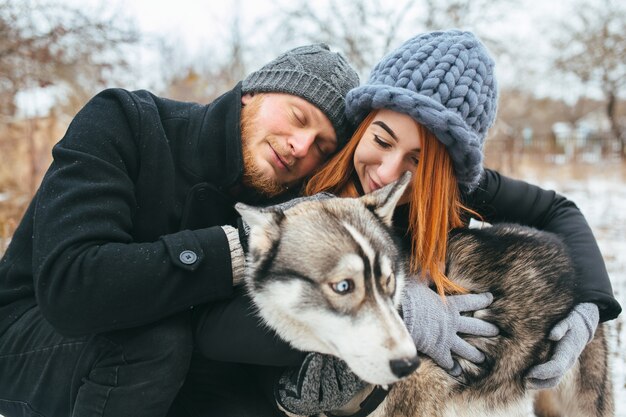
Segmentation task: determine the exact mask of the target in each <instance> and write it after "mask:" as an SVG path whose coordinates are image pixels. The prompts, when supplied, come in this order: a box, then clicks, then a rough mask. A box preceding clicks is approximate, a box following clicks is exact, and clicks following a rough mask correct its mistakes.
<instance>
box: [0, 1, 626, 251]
mask: <svg viewBox="0 0 626 417" xmlns="http://www.w3.org/2000/svg"><path fill="white" fill-rule="evenodd" d="M130 3H132V1H131V2H130ZM209 3H210V2H209ZM557 3H559V4H560V9H559V12H558V13H554V12H553V11H551V10H550V9H547V10H546V12H545V14H543V15H541V14H540V15H539V16H540V18H539V19H538V18H537V14H535V15H534V17H532V18H531V19H534V21H531V22H528V18H527V17H526V18H525V16H524V14H525V9H524V8H526V10H532V9H533V8H536V7H537V4H539V2H532V1H531V2H530V3H528V2H527V3H524V2H521V1H516V0H472V1H470V0H416V1H415V0H414V1H408V0H402V1H394V2H384V1H378V0H358V1H350V2H344V1H341V0H327V1H320V2H310V1H306V0H295V1H290V2H288V3H283V4H281V3H280V2H277V3H273V5H272V6H271V7H272V10H266V13H265V15H263V14H260V15H259V16H258V17H254V16H253V20H251V19H250V18H251V16H250V10H251V9H250V8H249V5H250V4H251V2H245V1H243V2H242V1H238V2H235V3H234V7H233V8H232V9H231V12H230V14H229V15H228V16H222V17H220V20H221V23H222V28H223V30H222V31H221V33H220V36H218V37H216V38H215V41H214V42H213V43H212V44H207V45H206V46H204V48H203V49H200V50H199V51H195V52H194V53H186V50H185V49H184V48H183V47H181V46H180V39H178V38H176V36H172V35H171V34H165V33H163V34H160V35H159V34H156V35H155V34H145V33H143V32H142V31H140V30H139V29H138V24H137V21H136V20H137V16H134V15H132V14H131V13H125V12H124V8H119V7H118V8H114V7H110V5H103V6H101V7H93V6H92V7H84V6H82V5H81V4H82V3H80V2H78V3H72V2H67V1H54V0H50V1H47V0H0V155H1V158H2V164H1V165H0V252H1V250H2V248H3V246H4V245H6V242H7V240H8V239H9V237H10V236H11V234H12V233H13V231H14V229H15V227H16V225H17V223H18V221H19V219H20V217H21V215H22V213H23V212H24V210H25V207H26V204H27V202H28V201H29V200H30V198H31V197H32V195H33V193H34V192H35V190H36V189H37V186H38V184H39V182H40V179H41V177H42V175H43V173H44V172H45V170H46V169H47V167H48V165H49V163H50V149H51V147H52V146H53V144H54V143H55V142H56V141H58V140H59V139H60V138H61V137H62V135H63V132H64V131H65V129H66V127H67V125H68V123H69V121H70V120H71V118H72V117H73V115H74V114H75V113H76V112H77V111H78V110H79V109H80V108H81V107H82V106H83V105H84V103H85V102H86V101H87V100H88V99H89V98H90V97H91V96H93V95H94V94H95V93H97V92H98V91H99V90H101V89H103V88H105V87H107V86H120V87H126V88H130V89H137V88H147V89H150V90H152V91H153V92H155V93H157V94H159V95H164V96H167V97H171V98H175V99H180V100H190V101H197V102H209V101H211V100H212V99H213V98H215V97H216V96H218V95H219V94H221V92H223V91H226V90H227V89H229V88H231V87H232V86H233V85H234V84H235V83H236V82H237V81H239V80H240V79H242V78H243V77H244V76H245V75H246V74H247V73H248V72H250V71H252V70H254V69H255V68H257V67H258V66H259V65H261V64H262V63H264V62H266V61H267V60H269V59H271V58H273V57H274V56H276V55H277V54H279V53H281V52H282V51H284V50H286V49H288V48H291V47H293V46H297V45H300V44H304V43H309V42H320V41H321V42H326V43H327V44H329V45H330V46H331V48H332V49H334V50H339V51H342V52H343V53H344V54H345V55H346V56H347V57H348V58H349V60H350V61H351V62H352V63H353V65H354V66H355V67H356V68H357V69H358V70H359V72H360V74H361V78H362V80H366V79H367V75H368V70H369V68H371V67H372V65H373V64H374V63H375V62H376V61H377V60H378V59H380V57H382V56H383V54H384V53H385V52H387V51H389V50H391V49H392V48H394V47H396V46H397V45H399V44H400V43H401V42H402V41H403V40H405V39H406V38H407V37H408V36H412V35H414V34H416V33H418V32H421V31H426V30H431V29H438V28H450V27H457V28H466V29H471V30H473V31H475V32H476V33H477V34H478V35H479V36H480V37H481V38H482V39H483V40H484V41H485V43H486V44H487V45H488V47H489V48H490V50H491V51H492V52H493V54H494V55H495V57H496V61H497V63H498V75H499V77H500V80H501V82H500V87H501V96H500V101H499V111H498V119H497V123H496V126H495V128H493V129H492V131H491V134H490V137H489V139H488V141H487V146H486V148H487V165H489V166H491V167H493V168H496V169H499V170H501V171H503V172H505V173H508V174H510V175H513V176H520V175H524V174H525V171H524V168H525V167H528V166H529V165H533V166H536V165H547V166H550V165H553V166H554V165H557V166H563V167H567V166H570V167H571V166H575V167H582V166H584V165H589V164H598V163H601V164H602V167H603V170H606V169H609V168H610V169H611V170H617V171H619V172H621V173H622V174H623V170H624V169H623V166H624V164H623V161H624V159H625V158H626V133H625V132H626V102H625V93H626V89H625V87H626V63H625V61H626V5H625V4H624V2H622V1H617V0H595V1H593V2H589V1H578V0H571V1H570V0H561V1H559V2H557ZM157 7H158V6H157ZM515 16H517V17H515ZM210 20H211V19H210V16H209V17H207V25H210V24H211V22H210ZM244 21H245V23H244ZM250 22H252V23H250ZM522 24H523V25H525V26H526V27H528V29H527V30H526V32H525V33H526V34H525V33H524V32H523V31H521V32H515V31H510V30H509V31H508V32H507V30H506V29H507V28H509V29H510V27H512V26H516V25H520V26H521V25H522ZM503 26H504V27H503ZM529 31H530V32H529ZM528 33H531V34H534V36H528V35H527V34H528ZM146 57H148V58H146ZM141 61H148V62H147V63H146V62H143V63H142V62H141ZM38 101H42V102H45V103H47V107H45V106H44V107H45V108H46V110H44V111H42V110H41V108H40V107H41V106H39V107H37V102H38ZM24 103H26V104H27V105H28V106H30V107H33V106H34V107H35V109H36V111H35V112H33V111H32V109H31V110H30V111H27V110H28V109H25V108H24V107H28V106H25V105H24ZM572 164H574V165H572ZM607 164H608V165H607ZM573 170H574V171H579V168H576V169H573ZM570 171H571V169H570ZM582 171H584V169H582ZM620 175H621V174H620Z"/></svg>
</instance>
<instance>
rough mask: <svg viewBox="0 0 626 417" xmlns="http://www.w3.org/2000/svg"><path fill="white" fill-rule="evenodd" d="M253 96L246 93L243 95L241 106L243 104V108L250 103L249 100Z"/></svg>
mask: <svg viewBox="0 0 626 417" xmlns="http://www.w3.org/2000/svg"><path fill="white" fill-rule="evenodd" d="M253 95H254V93H247V94H244V95H243V96H241V104H243V105H244V106H245V105H246V104H248V103H249V102H250V100H251V99H252V96H253Z"/></svg>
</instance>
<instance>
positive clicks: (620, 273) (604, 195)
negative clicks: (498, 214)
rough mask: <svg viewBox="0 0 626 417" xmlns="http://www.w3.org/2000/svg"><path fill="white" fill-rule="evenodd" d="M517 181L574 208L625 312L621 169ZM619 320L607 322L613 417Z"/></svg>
mask: <svg viewBox="0 0 626 417" xmlns="http://www.w3.org/2000/svg"><path fill="white" fill-rule="evenodd" d="M518 176H519V177H520V178H523V179H525V180H527V181H529V182H532V183H534V184H537V185H540V186H542V187H543V188H548V189H553V190H555V191H557V192H558V193H560V194H562V195H565V196H566V197H567V198H569V199H570V200H572V201H574V202H575V203H576V204H577V205H578V207H579V208H580V210H581V211H582V212H583V214H584V215H585V217H586V218H587V221H588V222H589V224H590V226H591V228H592V229H593V232H594V234H595V236H596V239H597V240H598V245H599V246H600V250H601V251H602V254H603V256H604V260H605V262H606V265H607V269H608V271H609V275H610V277H611V283H612V285H613V291H614V293H615V296H616V298H617V300H618V301H619V303H620V304H621V305H622V307H623V308H625V309H626V164H620V163H610V162H609V163H603V164H602V165H579V166H578V167H571V166H569V167H565V166H564V167H561V168H559V167H552V168H550V169H547V170H546V169H542V170H537V169H535V170H529V171H528V172H525V173H524V174H522V175H518ZM624 314H626V313H623V314H622V315H620V316H619V317H618V318H617V319H616V320H613V321H610V322H608V326H609V334H610V339H609V344H610V347H611V363H610V366H611V370H612V374H613V383H614V390H615V407H616V409H615V415H616V416H617V417H626V346H624V344H625V343H626V327H625V326H624V321H625V319H624Z"/></svg>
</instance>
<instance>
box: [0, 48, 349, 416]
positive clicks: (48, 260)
mask: <svg viewBox="0 0 626 417" xmlns="http://www.w3.org/2000/svg"><path fill="white" fill-rule="evenodd" d="M357 85H358V76H357V74H356V73H355V71H354V70H353V69H352V68H351V67H350V66H349V65H348V64H347V62H346V61H345V59H344V58H343V57H342V56H341V55H339V54H337V53H333V52H330V51H329V49H328V47H327V46H325V45H322V44H319V45H310V46H305V47H301V48H296V49H294V50H291V51H289V52H287V53H285V54H283V55H281V56H280V57H278V58H277V59H276V60H274V61H272V62H270V63H268V64H267V65H265V66H264V67H263V68H261V69H260V70H258V71H256V72H254V73H252V74H250V75H249V76H248V77H247V78H246V79H245V80H244V81H243V83H240V84H238V85H237V86H236V87H235V88H234V89H233V90H231V91H229V92H227V93H225V94H224V95H222V96H221V97H219V98H218V99H216V100H215V101H214V102H212V103H210V104H208V105H199V104H191V103H182V102H175V101H171V100H167V99H163V98H158V97H155V96H154V95H152V94H150V93H148V92H145V91H138V92H128V91H124V90H119V89H112V90H106V91H104V92H102V93H100V94H99V95H97V96H96V97H95V98H93V99H92V100H91V101H90V102H89V103H88V104H87V105H86V106H85V107H84V108H83V109H82V110H81V111H80V112H79V113H78V114H77V115H76V117H75V118H74V120H73V121H72V123H71V125H70V127H69V128H68V131H67V133H66V135H65V136H64V138H63V139H62V140H61V141H60V142H59V143H58V144H57V145H56V146H55V148H54V150H53V157H54V162H53V163H52V166H51V167H50V169H49V170H48V172H47V173H46V175H45V177H44V179H43V182H42V184H41V187H40V189H39V190H38V191H37V193H36V195H35V197H34V198H33V201H32V202H31V204H30V206H29V208H28V210H27V212H26V214H25V216H24V219H23V220H22V222H21V224H20V226H19V228H18V230H17V231H16V233H15V236H14V237H13V240H12V242H11V245H10V246H9V248H8V250H7V252H6V254H5V256H4V258H2V261H1V262H0V414H2V415H4V416H5V417H11V416H22V415H38V416H46V417H50V416H69V415H73V416H116V417H120V416H144V415H145V416H151V417H154V416H165V415H166V414H167V412H168V409H169V407H170V405H171V404H172V402H173V400H174V398H175V397H176V395H177V393H178V391H179V390H180V388H181V386H182V384H183V382H184V381H185V379H186V376H187V371H188V369H189V364H190V361H191V357H192V351H193V344H194V342H193V338H192V332H191V317H192V311H193V309H194V307H195V306H198V305H202V304H207V303H211V302H214V301H216V300H220V299H226V298H229V297H231V296H232V293H233V286H234V285H236V284H238V283H240V282H241V279H242V277H243V256H240V255H241V253H242V249H241V244H240V242H239V238H238V235H239V231H238V230H237V215H236V212H235V211H234V209H233V205H234V202H236V201H243V202H247V203H250V204H261V203H264V202H269V201H270V199H271V198H273V197H277V196H280V195H281V194H284V193H285V192H286V191H287V190H288V189H289V187H293V186H295V185H297V184H298V182H299V181H300V180H301V179H302V178H303V177H304V176H306V175H308V174H309V173H311V172H312V171H313V170H314V169H315V168H316V167H318V166H319V165H320V164H322V163H323V162H324V161H325V160H326V159H327V157H328V156H329V155H331V154H332V153H334V152H335V151H336V150H337V149H338V148H339V147H341V146H342V145H343V144H344V143H345V140H346V137H347V135H348V133H349V131H350V126H349V125H348V122H347V121H346V119H345V116H344V99H345V95H346V93H347V92H348V90H350V89H351V88H353V87H356V86H357ZM231 252H233V254H234V256H233V257H232V259H236V260H238V261H237V262H233V263H232V264H231ZM235 255H237V256H235ZM194 369H197V368H194ZM216 384H219V381H216ZM181 407H183V408H187V407H189V406H188V405H185V404H184V403H183V404H182V405H181Z"/></svg>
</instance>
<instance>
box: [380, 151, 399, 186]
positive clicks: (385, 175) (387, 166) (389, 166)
mask: <svg viewBox="0 0 626 417" xmlns="http://www.w3.org/2000/svg"><path fill="white" fill-rule="evenodd" d="M401 168H402V164H401V163H400V160H399V158H398V157H395V156H390V157H388V158H384V159H383V161H382V163H381V164H380V165H379V166H378V170H377V171H378V178H379V179H380V181H382V182H383V184H381V185H387V184H389V183H392V182H394V181H395V180H397V179H398V178H400V175H401V173H402V170H401Z"/></svg>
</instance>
